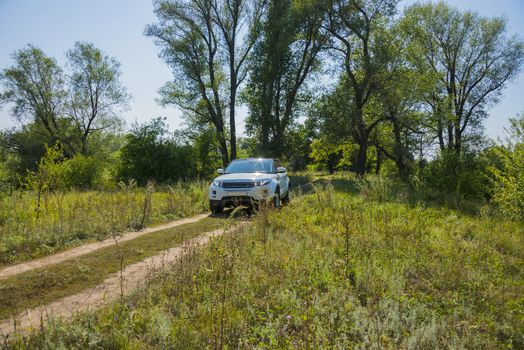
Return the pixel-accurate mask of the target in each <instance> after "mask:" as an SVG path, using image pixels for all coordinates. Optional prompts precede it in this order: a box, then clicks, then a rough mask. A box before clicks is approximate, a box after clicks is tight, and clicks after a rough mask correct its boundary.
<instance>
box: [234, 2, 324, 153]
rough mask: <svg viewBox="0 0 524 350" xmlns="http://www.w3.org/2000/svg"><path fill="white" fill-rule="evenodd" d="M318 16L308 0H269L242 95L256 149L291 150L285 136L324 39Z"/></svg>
mask: <svg viewBox="0 0 524 350" xmlns="http://www.w3.org/2000/svg"><path fill="white" fill-rule="evenodd" d="M321 16H322V15H321V13H320V12H319V11H318V10H317V9H316V8H315V6H314V4H313V3H312V2H307V1H301V0H294V1H278V0H273V1H269V2H268V9H267V14H266V16H265V17H264V18H263V24H262V34H261V39H260V41H258V42H257V43H256V45H255V47H254V54H253V57H252V59H251V61H250V71H251V75H250V77H249V80H248V83H247V86H246V89H245V90H244V95H243V97H244V100H245V101H246V102H247V104H248V106H249V116H248V119H247V121H246V127H247V130H248V133H249V134H250V135H251V136H253V138H254V139H255V142H256V149H255V151H254V153H255V154H257V155H260V156H273V157H279V158H283V157H286V156H288V155H290V154H292V153H291V152H289V147H290V146H291V144H292V143H291V142H290V140H289V137H290V136H292V135H291V134H292V129H293V126H294V123H295V121H296V119H297V118H298V117H299V116H300V112H301V110H302V109H304V105H305V103H304V102H305V101H308V100H309V99H310V96H309V95H311V92H310V91H308V89H307V88H308V83H309V82H310V81H313V78H314V73H315V72H318V71H319V68H320V57H319V56H320V53H321V51H322V50H323V49H324V45H325V43H326V41H327V39H328V37H327V36H326V35H324V34H323V33H322V32H321V31H320V26H321Z"/></svg>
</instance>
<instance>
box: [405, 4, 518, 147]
mask: <svg viewBox="0 0 524 350" xmlns="http://www.w3.org/2000/svg"><path fill="white" fill-rule="evenodd" d="M403 27H404V30H405V32H406V35H407V36H408V38H409V40H410V43H411V45H410V48H409V51H408V52H409V59H410V61H411V63H412V64H413V65H414V66H415V67H417V68H418V70H419V72H420V73H422V74H427V72H431V73H433V76H434V78H435V87H434V89H433V90H432V91H431V93H430V98H428V101H429V103H430V106H431V108H432V109H433V115H434V118H435V119H436V120H435V123H436V126H435V129H436V132H437V138H438V140H439V144H440V148H441V150H444V149H448V150H454V151H455V152H458V153H460V152H461V150H462V148H463V143H464V136H465V135H466V134H467V133H468V132H471V131H473V130H474V129H475V128H476V127H478V126H479V125H480V124H481V122H482V120H483V119H484V118H485V117H486V115H487V114H486V112H485V110H486V108H487V107H490V106H492V105H493V104H494V103H496V102H497V101H498V99H499V98H500V96H501V93H502V90H503V89H504V87H505V86H506V84H507V82H508V81H510V80H512V79H513V78H515V77H516V76H517V75H518V73H519V72H520V69H521V67H522V63H523V61H524V42H522V40H519V39H518V38H517V37H511V38H510V37H508V34H507V23H506V20H505V19H502V18H486V17H482V16H480V15H478V14H477V13H475V12H471V11H466V12H460V11H459V10H457V9H456V8H453V7H450V6H449V5H447V4H446V3H444V2H439V3H436V4H434V3H423V4H415V5H413V6H411V7H410V8H408V9H407V10H406V13H405V17H404V19H403Z"/></svg>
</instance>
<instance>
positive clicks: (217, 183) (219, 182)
mask: <svg viewBox="0 0 524 350" xmlns="http://www.w3.org/2000/svg"><path fill="white" fill-rule="evenodd" d="M213 186H215V187H222V181H217V180H215V181H213Z"/></svg>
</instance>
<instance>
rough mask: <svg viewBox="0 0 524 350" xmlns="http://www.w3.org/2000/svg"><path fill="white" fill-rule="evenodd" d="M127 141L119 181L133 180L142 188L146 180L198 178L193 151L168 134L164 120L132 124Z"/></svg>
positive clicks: (122, 156)
mask: <svg viewBox="0 0 524 350" xmlns="http://www.w3.org/2000/svg"><path fill="white" fill-rule="evenodd" d="M126 138H127V143H126V145H125V146H124V147H123V148H122V150H121V152H120V154H121V162H122V163H121V169H120V174H119V176H120V178H121V179H123V180H125V181H128V180H130V179H134V180H135V181H137V182H138V183H139V184H141V185H144V184H145V183H146V182H147V181H149V180H153V181H156V182H159V183H169V182H175V181H177V180H181V179H189V178H192V177H194V176H195V175H197V174H196V173H195V168H196V166H195V157H194V154H193V148H192V147H191V146H190V145H183V144H178V143H177V140H175V139H174V138H173V136H171V135H169V134H168V130H167V125H166V124H165V120H164V119H162V118H157V119H153V120H152V121H151V122H149V123H144V124H142V125H138V124H135V125H134V126H133V128H132V129H131V131H130V133H129V134H128V135H127V136H126Z"/></svg>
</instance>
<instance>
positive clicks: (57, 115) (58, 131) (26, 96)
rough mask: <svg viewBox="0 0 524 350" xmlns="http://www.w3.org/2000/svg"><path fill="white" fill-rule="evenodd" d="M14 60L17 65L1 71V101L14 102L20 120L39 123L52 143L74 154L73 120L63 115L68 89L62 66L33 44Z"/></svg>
mask: <svg viewBox="0 0 524 350" xmlns="http://www.w3.org/2000/svg"><path fill="white" fill-rule="evenodd" d="M12 59H13V60H14V64H13V65H12V66H11V67H8V68H5V69H4V70H3V71H2V72H1V73H0V83H1V86H2V90H1V91H0V104H11V105H12V109H11V113H12V115H13V116H14V117H15V118H16V119H17V120H18V121H20V122H22V123H24V124H26V123H34V124H36V125H37V126H36V128H37V129H38V130H39V131H41V132H44V133H45V134H46V135H47V136H48V137H49V138H50V140H51V142H50V144H53V143H54V142H56V141H60V142H62V144H64V145H65V146H66V147H67V149H66V151H67V152H68V153H74V147H73V145H72V142H71V130H72V127H71V123H70V120H69V118H64V117H63V102H64V98H65V96H66V92H65V88H64V77H63V72H62V69H61V68H60V67H59V66H58V64H57V63H56V61H55V60H54V59H53V58H50V57H48V56H46V55H45V54H44V52H43V51H42V50H41V49H39V48H37V47H35V46H33V45H28V46H27V47H26V48H24V49H20V50H17V51H15V52H14V53H13V55H12Z"/></svg>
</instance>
